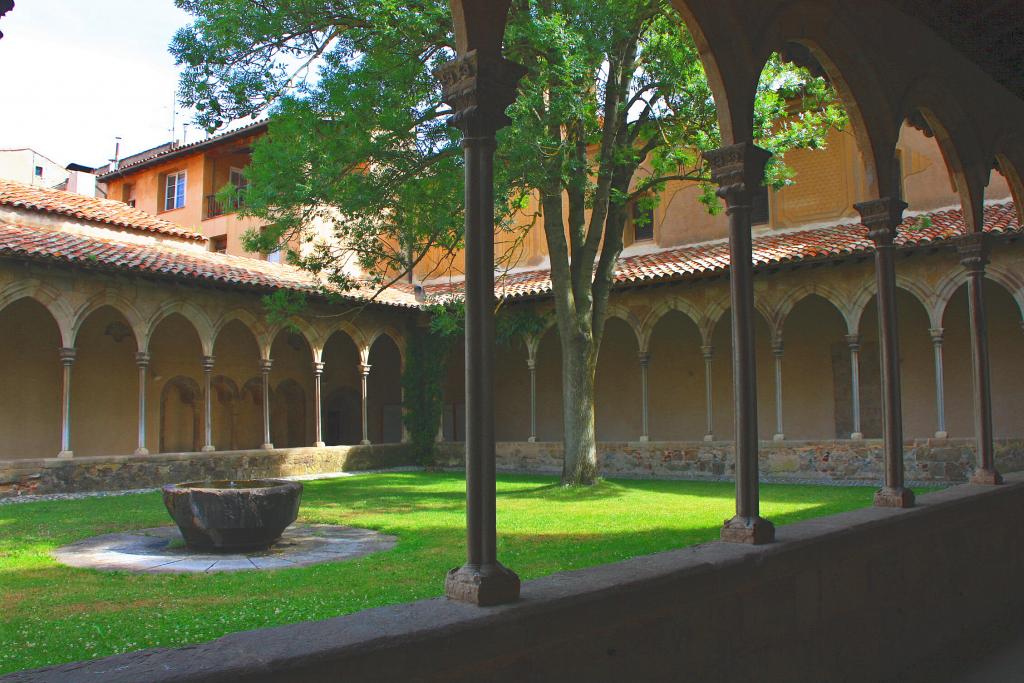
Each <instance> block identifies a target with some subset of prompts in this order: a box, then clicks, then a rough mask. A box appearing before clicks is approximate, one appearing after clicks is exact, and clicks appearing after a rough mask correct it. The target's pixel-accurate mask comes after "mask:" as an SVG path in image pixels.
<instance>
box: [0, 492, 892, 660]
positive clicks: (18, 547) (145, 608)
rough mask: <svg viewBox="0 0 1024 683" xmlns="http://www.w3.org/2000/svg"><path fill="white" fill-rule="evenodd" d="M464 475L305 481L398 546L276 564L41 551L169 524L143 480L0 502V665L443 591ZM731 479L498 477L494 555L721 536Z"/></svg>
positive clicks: (326, 511)
mask: <svg viewBox="0 0 1024 683" xmlns="http://www.w3.org/2000/svg"><path fill="white" fill-rule="evenodd" d="M464 487H465V484H464V480H463V478H462V477H461V476H459V475H455V474H447V473H390V474H371V475H364V476H358V477H350V478H343V479H332V480H321V481H314V482H307V483H306V490H305V493H304V495H303V501H302V510H301V514H300V520H302V521H305V522H311V523H323V524H347V525H353V526H360V527H367V528H371V529H378V530H380V531H383V532H386V533H389V534H394V535H396V536H397V537H398V538H399V542H398V546H397V547H396V548H395V549H393V550H391V551H389V552H385V553H379V554H377V555H372V556H369V557H364V558H362V559H358V560H353V561H349V562H341V563H334V564H322V565H316V566H312V567H305V568H297V569H285V570H280V571H274V572H240V573H233V574H209V575H168V574H163V575H145V574H127V573H120V572H114V573H110V572H98V571H92V570H83V569H72V568H68V567H63V566H60V565H58V564H57V563H56V562H55V561H54V560H53V559H52V558H51V557H50V554H49V553H50V551H52V550H53V549H55V548H57V547H58V546H61V545H63V544H66V543H69V542H71V541H76V540H79V539H82V538H86V537H88V536H92V535H96V534H102V533H110V532H115V531H122V530H126V529H137V528H145V527H153V526H161V525H164V524H168V523H169V521H170V520H169V518H168V516H167V512H166V511H165V510H164V507H163V503H162V502H161V499H160V495H159V494H157V493H148V494H141V495H128V496H119V497H109V498H91V499H86V500H73V501H51V502H38V503H25V504H18V505H5V506H0V609H2V614H0V673H3V672H8V671H13V670H17V669H22V668H29V667H37V666H44V665H47V664H55V663H59V662H67V661H74V660H79V659H87V658H92V657H100V656H105V655H110V654H115V653H119V652H126V651H130V650H136V649H141V648H146V647H154V646H177V645H185V644H188V643H195V642H199V641H204V640H209V639H212V638H216V637H218V636H221V635H224V634H226V633H230V632H232V631H240V630H246V629H253V628H261V627H265V626H275V625H279V624H287V623H291V622H296V621H304V620H310V619H324V618H326V617H333V616H337V615H340V614H346V613H349V612H356V611H358V610H362V609H366V608H368V607H377V606H379V605H387V604H390V603H400V602H407V601H411V600H417V599H420V598H429V597H434V596H438V595H441V593H442V590H443V584H444V575H445V571H446V570H447V569H449V568H450V567H454V566H456V565H459V564H461V563H462V560H463V558H464V536H463V524H464V516H463V515H464V490H465V488H464ZM872 493H873V489H872V488H870V487H863V488H861V487H858V488H840V487H825V486H796V485H793V486H790V485H764V486H762V489H761V497H762V510H763V513H764V514H765V516H767V517H769V518H771V519H772V520H773V521H774V522H775V523H776V524H788V523H791V522H795V521H797V520H801V519H807V518H809V517H816V516H821V515H828V514H832V513H836V512H841V511H844V510H851V509H854V508H859V507H864V506H867V505H869V504H870V503H871V497H872ZM732 513H733V485H732V484H731V483H704V482H681V481H671V482H670V481H605V482H603V483H601V484H600V485H599V486H596V487H594V488H592V489H584V490H572V489H563V488H561V487H559V486H557V484H556V483H555V480H554V479H553V478H549V477H541V476H501V477H500V478H499V481H498V524H499V553H500V558H501V560H502V561H503V562H504V563H505V564H506V565H508V566H509V567H512V568H513V569H515V570H516V571H517V572H519V574H520V576H521V577H522V578H524V579H531V578H535V577H538V576H543V575H545V574H550V573H552V572H557V571H560V570H564V569H577V568H580V567H587V566H592V565H597V564H603V563H607V562H614V561H616V560H620V559H623V558H627V557H632V556H635V555H643V554H647V553H652V552H657V551H660V550H667V549H671V548H679V547H681V546H686V545H693V544H696V543H701V542H704V541H709V540H712V539H714V538H716V537H717V535H718V529H719V526H720V525H721V523H722V520H724V519H725V518H726V517H729V516H731V515H732Z"/></svg>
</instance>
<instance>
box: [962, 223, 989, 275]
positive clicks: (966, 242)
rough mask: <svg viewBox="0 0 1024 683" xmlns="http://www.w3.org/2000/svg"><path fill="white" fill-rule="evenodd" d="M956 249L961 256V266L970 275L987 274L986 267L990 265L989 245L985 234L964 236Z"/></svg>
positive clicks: (974, 233)
mask: <svg viewBox="0 0 1024 683" xmlns="http://www.w3.org/2000/svg"><path fill="white" fill-rule="evenodd" d="M956 249H957V252H959V254H960V265H962V266H963V267H964V268H966V269H967V272H968V273H972V274H975V273H976V274H983V273H984V272H985V266H987V265H988V264H989V243H988V239H987V236H986V235H985V234H984V233H981V232H972V233H970V234H969V235H964V236H963V237H961V238H960V241H959V242H958V243H957V246H956Z"/></svg>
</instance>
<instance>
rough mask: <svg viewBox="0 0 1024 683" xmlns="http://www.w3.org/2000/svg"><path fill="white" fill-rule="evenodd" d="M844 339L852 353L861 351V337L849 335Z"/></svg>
mask: <svg viewBox="0 0 1024 683" xmlns="http://www.w3.org/2000/svg"><path fill="white" fill-rule="evenodd" d="M843 339H845V340H846V345H847V346H849V347H850V350H851V351H860V335H859V334H848V335H846V336H845V337H843Z"/></svg>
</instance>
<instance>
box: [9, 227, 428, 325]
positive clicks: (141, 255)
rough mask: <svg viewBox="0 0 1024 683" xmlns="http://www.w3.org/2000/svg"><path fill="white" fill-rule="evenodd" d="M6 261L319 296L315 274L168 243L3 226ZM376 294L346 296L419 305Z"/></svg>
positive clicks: (408, 295)
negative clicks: (122, 239) (9, 259)
mask: <svg viewBox="0 0 1024 683" xmlns="http://www.w3.org/2000/svg"><path fill="white" fill-rule="evenodd" d="M4 256H6V257H14V258H19V259H27V260H33V261H49V262H55V261H56V262H62V263H68V264H73V265H76V266H80V267H84V268H93V269H101V270H119V271H129V272H135V273H139V274H143V275H154V276H158V277H169V278H175V279H184V280H190V281H196V280H199V281H207V282H209V283H211V284H220V285H226V286H233V287H242V288H250V289H260V290H271V289H288V290H293V291H302V292H315V291H317V290H318V285H317V281H316V280H315V279H314V277H313V276H312V275H311V274H309V273H307V272H306V271H303V270H300V269H298V268H294V267H291V266H287V265H282V264H276V263H268V262H266V261H257V260H255V259H250V258H245V257H242V256H229V255H227V254H218V253H214V252H209V251H202V250H200V249H196V248H188V247H182V246H178V247H175V246H174V245H170V244H166V243H163V244H161V243H148V244H137V243H133V242H121V241H116V240H108V239H100V238H97V237H94V236H90V235H82V234H79V233H75V232H67V231H63V230H47V229H42V228H37V227H24V226H20V225H11V224H4V223H0V257H4ZM373 294H374V291H373V290H371V289H369V288H367V289H365V290H359V291H352V292H346V293H345V296H346V297H348V298H350V299H353V300H359V301H368V300H370V299H371V298H373V300H375V301H377V302H379V303H382V304H390V305H395V306H406V307H415V306H417V305H418V304H417V302H416V298H415V296H414V295H413V294H412V292H410V291H408V290H407V288H406V287H392V288H389V289H387V290H385V291H384V292H382V293H380V294H379V295H378V296H376V297H375V298H374V297H373Z"/></svg>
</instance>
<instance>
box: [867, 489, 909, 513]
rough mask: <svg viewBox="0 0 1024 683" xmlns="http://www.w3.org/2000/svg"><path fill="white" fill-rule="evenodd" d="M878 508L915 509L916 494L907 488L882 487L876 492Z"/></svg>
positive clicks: (876, 505)
mask: <svg viewBox="0 0 1024 683" xmlns="http://www.w3.org/2000/svg"><path fill="white" fill-rule="evenodd" d="M875 507H876V508H911V507H914V492H913V491H911V490H910V489H905V488H902V487H900V488H898V489H892V488H886V487H882V488H880V489H878V490H877V491H875Z"/></svg>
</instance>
